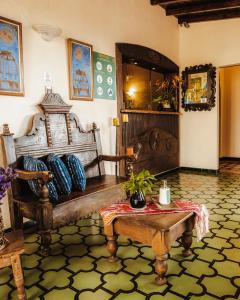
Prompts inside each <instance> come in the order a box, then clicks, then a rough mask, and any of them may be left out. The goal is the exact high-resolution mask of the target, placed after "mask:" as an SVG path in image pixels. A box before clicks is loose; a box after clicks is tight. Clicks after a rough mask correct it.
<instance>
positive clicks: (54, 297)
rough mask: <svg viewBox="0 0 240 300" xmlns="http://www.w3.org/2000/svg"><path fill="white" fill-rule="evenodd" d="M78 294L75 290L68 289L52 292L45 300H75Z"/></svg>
mask: <svg viewBox="0 0 240 300" xmlns="http://www.w3.org/2000/svg"><path fill="white" fill-rule="evenodd" d="M75 295H76V292H74V291H73V290H71V289H69V288H66V289H64V290H52V291H51V292H49V293H47V294H46V295H45V296H44V300H59V299H66V300H74V299H75Z"/></svg>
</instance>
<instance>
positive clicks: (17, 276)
mask: <svg viewBox="0 0 240 300" xmlns="http://www.w3.org/2000/svg"><path fill="white" fill-rule="evenodd" d="M11 263H12V270H13V276H14V281H15V284H16V287H17V295H18V299H19V300H25V299H26V294H25V288H24V279H23V272H22V266H21V260H20V256H19V255H14V256H12V257H11Z"/></svg>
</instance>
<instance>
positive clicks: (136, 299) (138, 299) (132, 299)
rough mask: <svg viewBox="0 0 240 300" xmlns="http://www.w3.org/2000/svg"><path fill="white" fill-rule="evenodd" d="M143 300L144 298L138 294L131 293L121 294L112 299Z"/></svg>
mask: <svg viewBox="0 0 240 300" xmlns="http://www.w3.org/2000/svg"><path fill="white" fill-rule="evenodd" d="M127 299H128V300H145V299H146V297H145V296H144V295H142V294H140V293H137V292H133V293H130V294H126V293H121V294H119V295H118V296H116V297H114V300H127Z"/></svg>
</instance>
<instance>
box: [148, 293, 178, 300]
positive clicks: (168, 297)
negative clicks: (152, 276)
mask: <svg viewBox="0 0 240 300" xmlns="http://www.w3.org/2000/svg"><path fill="white" fill-rule="evenodd" d="M182 299H183V298H182V297H180V296H177V295H174V294H172V293H171V292H169V293H167V294H165V295H164V296H162V295H153V296H151V297H150V300H182Z"/></svg>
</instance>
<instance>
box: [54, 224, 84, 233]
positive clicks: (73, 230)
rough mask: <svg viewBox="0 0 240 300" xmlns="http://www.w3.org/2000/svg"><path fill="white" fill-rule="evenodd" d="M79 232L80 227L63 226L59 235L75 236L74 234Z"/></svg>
mask: <svg viewBox="0 0 240 300" xmlns="http://www.w3.org/2000/svg"><path fill="white" fill-rule="evenodd" d="M78 230H79V227H78V226H75V225H72V226H71V225H68V226H63V227H61V228H60V229H59V231H58V233H59V234H62V235H63V234H74V233H77V232H78Z"/></svg>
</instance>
